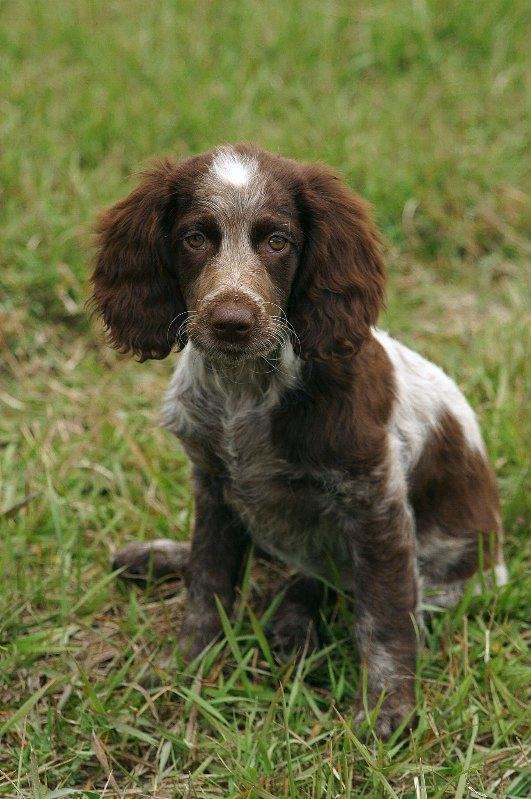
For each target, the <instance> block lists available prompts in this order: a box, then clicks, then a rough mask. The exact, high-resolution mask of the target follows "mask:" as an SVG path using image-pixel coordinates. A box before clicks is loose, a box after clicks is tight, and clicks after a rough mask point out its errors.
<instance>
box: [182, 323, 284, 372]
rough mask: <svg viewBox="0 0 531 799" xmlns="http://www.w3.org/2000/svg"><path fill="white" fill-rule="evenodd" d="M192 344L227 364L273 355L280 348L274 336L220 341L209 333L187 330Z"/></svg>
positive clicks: (212, 358)
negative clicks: (242, 341)
mask: <svg viewBox="0 0 531 799" xmlns="http://www.w3.org/2000/svg"><path fill="white" fill-rule="evenodd" d="M189 338H190V341H191V342H192V344H193V345H194V346H195V347H196V348H197V349H198V350H199V351H200V352H202V353H203V354H204V355H206V356H208V358H209V359H211V360H214V361H219V362H220V363H224V364H227V365H237V364H240V363H243V362H244V361H252V360H258V359H267V358H269V357H273V356H274V355H275V352H276V351H277V350H278V349H280V342H279V341H278V340H277V338H276V337H274V336H260V337H259V338H258V337H257V338H256V340H253V341H249V342H246V343H238V342H226V341H224V342H221V341H219V340H217V339H216V338H214V337H213V336H209V335H201V334H197V332H196V331H190V332H189Z"/></svg>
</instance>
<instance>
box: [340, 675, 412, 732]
mask: <svg viewBox="0 0 531 799" xmlns="http://www.w3.org/2000/svg"><path fill="white" fill-rule="evenodd" d="M375 705H376V701H374V702H372V703H369V712H370V711H371V709H372V708H373V707H374V706H375ZM356 710H357V713H356V717H355V723H356V724H357V725H361V724H363V722H365V721H369V719H367V715H366V713H365V709H364V708H363V701H362V698H361V697H358V699H357V700H356ZM406 720H407V724H406V726H405V728H404V731H407V730H409V729H411V728H412V727H414V725H415V700H414V697H413V695H412V691H411V690H410V689H409V687H408V688H407V689H403V690H402V691H400V690H398V689H397V690H395V691H394V692H393V693H391V694H389V695H388V696H386V697H385V698H384V701H383V703H382V706H381V707H380V711H379V713H378V716H377V718H376V720H375V721H374V727H373V729H374V732H375V733H376V735H377V736H378V737H379V738H381V739H382V740H383V741H386V740H387V739H388V738H390V737H391V735H392V734H393V733H394V732H395V730H397V729H398V728H399V727H400V726H401V725H402V724H403V723H404V722H405V721H406Z"/></svg>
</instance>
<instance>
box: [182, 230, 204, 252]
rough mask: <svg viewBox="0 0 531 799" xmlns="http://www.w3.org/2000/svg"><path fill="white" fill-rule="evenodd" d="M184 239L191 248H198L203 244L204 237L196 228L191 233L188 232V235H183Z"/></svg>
mask: <svg viewBox="0 0 531 799" xmlns="http://www.w3.org/2000/svg"><path fill="white" fill-rule="evenodd" d="M184 241H185V243H186V244H187V245H188V247H191V248H192V250H200V249H201V248H202V247H204V246H205V243H206V237H205V236H204V235H203V234H202V233H199V232H198V231H197V230H196V231H194V232H193V233H188V235H187V236H185V237H184Z"/></svg>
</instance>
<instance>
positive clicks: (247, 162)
mask: <svg viewBox="0 0 531 799" xmlns="http://www.w3.org/2000/svg"><path fill="white" fill-rule="evenodd" d="M257 166H258V165H257V163H256V160H255V159H254V158H250V157H249V156H245V155H240V154H239V153H237V152H236V151H235V150H232V149H229V148H225V149H222V150H218V152H217V153H216V155H215V156H214V160H213V161H212V164H211V166H210V171H211V173H212V175H214V176H215V177H217V178H218V179H219V180H221V181H222V182H223V183H230V185H231V186H245V185H246V184H247V183H249V181H250V180H251V178H252V177H253V176H254V175H256V171H257Z"/></svg>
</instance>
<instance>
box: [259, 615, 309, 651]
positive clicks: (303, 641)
mask: <svg viewBox="0 0 531 799" xmlns="http://www.w3.org/2000/svg"><path fill="white" fill-rule="evenodd" d="M268 638H269V644H270V646H271V649H272V651H273V652H274V653H275V655H276V656H277V657H278V659H279V660H281V661H286V660H289V659H290V658H291V657H292V656H293V655H294V654H301V653H302V652H306V654H308V653H310V652H314V651H315V650H316V649H318V648H319V636H318V634H317V630H316V628H315V622H314V621H313V619H311V618H309V617H308V616H307V615H306V614H300V613H296V612H289V613H285V612H283V613H281V614H279V615H278V616H277V617H276V618H274V619H273V622H272V625H271V631H270V633H269V635H268Z"/></svg>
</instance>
